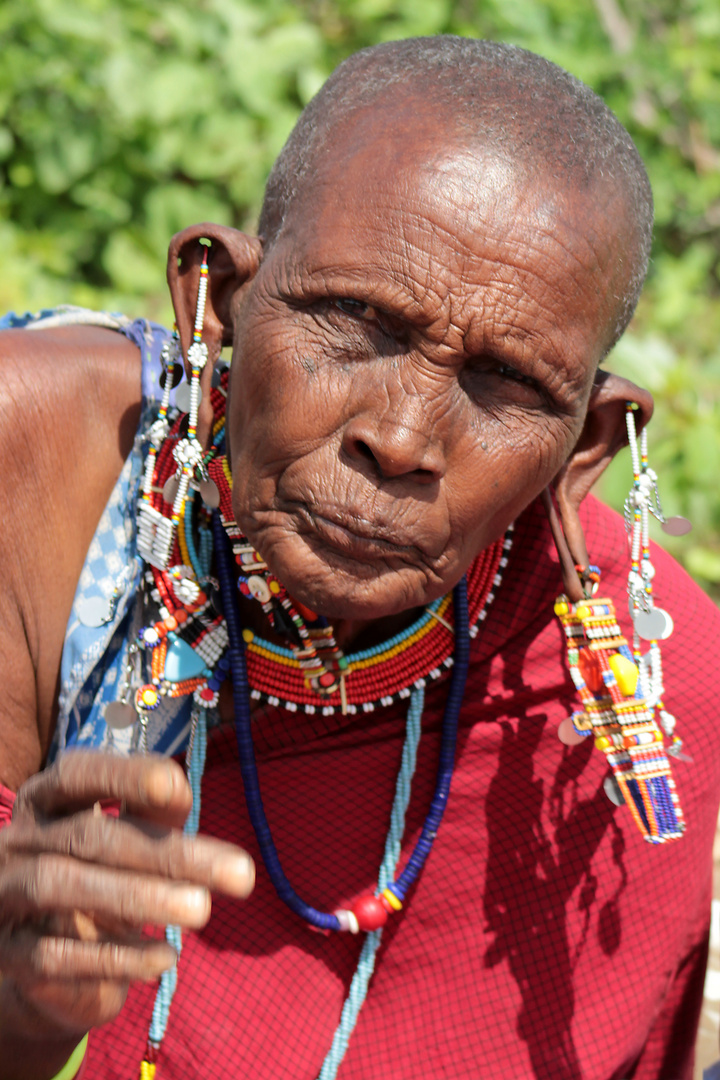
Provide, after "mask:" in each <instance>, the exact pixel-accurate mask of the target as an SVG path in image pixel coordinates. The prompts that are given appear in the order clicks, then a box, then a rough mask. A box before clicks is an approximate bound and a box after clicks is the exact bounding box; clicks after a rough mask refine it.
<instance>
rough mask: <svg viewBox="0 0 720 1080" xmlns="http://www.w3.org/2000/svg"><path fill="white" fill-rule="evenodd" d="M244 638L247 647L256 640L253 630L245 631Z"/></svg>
mask: <svg viewBox="0 0 720 1080" xmlns="http://www.w3.org/2000/svg"><path fill="white" fill-rule="evenodd" d="M242 636H243V641H244V642H245V644H246V645H249V644H250V642H251V641H253V640H254V638H255V635H254V634H253V632H252V630H243V632H242Z"/></svg>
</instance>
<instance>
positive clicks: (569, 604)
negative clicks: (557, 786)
mask: <svg viewBox="0 0 720 1080" xmlns="http://www.w3.org/2000/svg"><path fill="white" fill-rule="evenodd" d="M628 416H629V420H628V435H629V437H630V446H631V453H632V454H633V472H634V476H635V482H634V486H633V491H632V492H631V494H630V497H629V500H628V502H630V500H632V507H633V516H632V521H633V523H634V522H635V521H636V519H638V520H639V522H640V525H639V531H638V530H636V529H633V533H632V544H633V549H632V550H633V564H632V567H631V570H630V574H629V578H628V591H629V595H630V606H631V615H632V614H633V613H637V614H638V616H639V615H641V614H643V615H651V616H652V614H653V613H655V614H656V615H657V616H658V626H659V625H660V619H661V618H662V625H663V628H664V630H665V633H666V636H669V634H670V633H671V632H672V622H671V620H670V617H669V616H668V615H667V614H666V613H665V612H662V614H660V613H661V609H659V608H655V607H654V605H653V599H652V586H651V581H652V576H653V572H652V571H651V565H652V564H651V563H650V558H649V539H648V537H647V531H646V530H647V516H646V515H647V512H649V511H648V510H647V505H648V503H649V499H650V498H651V497H652V499H653V500H654V502H655V504H656V506H659V502H658V499H657V487H656V478H655V475H654V473H653V474H651V475H650V476H648V469H647V449H646V443H643V447H644V451H643V453H642V455H638V453H637V442H636V440H635V441H634V436H635V425H634V417H633V416H632V411H631V408H630V407H628ZM633 448H634V449H633ZM641 457H642V461H641ZM643 475H645V476H648V479H647V480H646V481H643V480H642V477H643ZM543 501H544V504H545V509H546V511H547V514H548V519H549V521H550V526H551V529H552V533H553V538H554V540H555V544H556V547H557V549H558V553H559V556H560V562H561V567H562V571H563V579H564V582H565V588H566V593H564V594H561V595H560V596H559V597H558V598H557V600H556V602H555V614H556V615H557V616H558V618H559V620H560V623H561V625H562V628H563V631H564V634H565V638H566V642H567V658H568V666H569V668H570V674H571V677H572V680H573V682H574V684H575V687H576V689H577V692H578V695H579V697H580V700H581V702H582V706H583V710H582V711H581V712H580V711H578V712H574V713H573V715H572V716H571V717H568V719H566V720H564V721H563V722H562V723H561V724H560V727H559V729H558V735H559V737H560V739H561V741H562V742H564V743H565V744H566V745H570V746H572V745H575V744H577V743H579V742H582V740H583V739H585V738H589V737H593V738H594V740H595V746H596V748H597V749H598V750H600V751H602V752H603V753H604V754H605V757H606V759H607V762H608V765H609V766H610V770H611V771H610V774H609V775H608V777H607V778H606V780H605V784H604V786H605V791H606V793H607V795H608V797H609V798H610V799H611V800H612V801H613V802H615V803H616V804H617V805H622V804H623V803H624V804H626V805H627V807H628V809H629V811H630V813H631V815H632V817H633V820H634V821H635V824H636V825H637V827H638V829H639V830H640V832H641V834H642V835H643V837H644V838H645V839H646V840H648V841H649V842H650V843H654V844H660V843H664V842H665V841H668V840H676V839H679V837H681V836H682V834H683V832H684V830H685V819H684V816H683V812H682V808H681V806H680V802H679V799H678V796H677V791H676V788H675V782H674V780H673V777H672V771H671V767H670V762H669V760H668V753H673V752H674V751H673V747H672V746H671V747H670V748H669V749H667V750H666V747H665V741H664V733H665V734H667V735H671V734H672V732H673V729H674V718H673V717H670V714H669V713H667V712H666V711H665V710H664V708H663V707H662V667H661V663H660V649H659V646H658V643H657V640H652V641H651V648H650V652H649V653H648V655H647V656H645V657H643V656H642V655H641V653H640V643H639V640H640V636H642V635H641V634H640V633H639V630H638V627H637V623H636V624H635V632H634V653H633V652H631V651H630V648H629V647H628V643H627V641H626V639H625V637H624V636H623V634H622V631H621V629H620V626H619V625H618V622H617V618H616V614H615V607H614V604H613V602H612V600H610V599H608V598H606V597H603V598H598V596H597V593H598V589H599V585H600V570H599V568H598V567H597V566H592V565H589V563H588V560H587V557H586V552H585V551H582V552H581V553H580V554H581V558H580V561H579V562H578V561H576V560H575V559H574V557H573V554H572V553H571V552H570V549H569V546H568V542H567V539H566V536H565V533H564V531H563V528H562V525H561V522H560V519H559V516H558V514H557V511H556V509H555V506H554V503H553V500H552V496H551V494H550V492H549V490H548V491H546V492H545V493H544V496H543ZM626 506H627V504H626ZM644 508H645V525H644V527H643V511H644ZM643 528H644V529H645V532H644V534H643ZM685 531H687V530H685ZM643 535H644V540H643ZM641 542H642V547H643V555H644V556H645V563H644V568H645V575H644V577H643V574H642V573H641V568H640V565H639V562H638V559H639V553H640V546H641ZM583 546H584V544H583ZM638 581H642V582H643V597H642V599H641V598H640V597H638V596H637V583H638ZM640 622H641V627H643V625H644V624H643V622H642V619H641V620H640ZM656 711H658V712H659V720H660V724H658V722H657V721H656ZM670 721H672V727H670Z"/></svg>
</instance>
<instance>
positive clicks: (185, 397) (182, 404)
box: [175, 382, 202, 413]
mask: <svg viewBox="0 0 720 1080" xmlns="http://www.w3.org/2000/svg"><path fill="white" fill-rule="evenodd" d="M201 401H202V390H201V389H200V387H199V386H198V406H199V405H200V402H201ZM175 404H176V405H177V407H178V409H179V410H180V412H184V413H189V412H190V383H189V382H184V383H181V384H180V386H178V388H177V390H176V391H175Z"/></svg>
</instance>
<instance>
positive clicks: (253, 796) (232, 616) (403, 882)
mask: <svg viewBox="0 0 720 1080" xmlns="http://www.w3.org/2000/svg"><path fill="white" fill-rule="evenodd" d="M213 529H214V532H215V551H216V558H217V567H218V577H219V580H220V589H221V594H222V601H223V608H224V612H225V620H226V624H227V630H228V637H229V639H230V646H229V653H230V661H231V670H232V680H233V702H234V706H235V732H236V736H237V743H238V754H239V757H240V770H241V772H242V777H243V784H244V787H245V797H246V800H247V807H248V814H249V816H250V820H251V822H252V826H253V829H254V831H255V836H256V837H257V841H258V846H259V848H260V852H261V854H262V858H263V862H264V863H265V867H266V869H267V872H268V874H269V876H270V880H271V881H272V883H273V885H274V886H275V890H276V892H277V894H278V896H279V897H280V899H281V900H282V901H283V902H284V903H285V904H287V906H288V907H289V908H290V909H291V910H292V911H294V912H295V913H296V915H299V916H300V918H301V919H304V920H305V921H306V922H308V923H310V925H311V926H315V927H317V928H318V929H319V930H342V929H354V926H353V925H352V923H351V925H350V927H347V926H344V925H342V923H343V921H345V920H341V919H339V918H338V916H337V915H336V914H328V913H327V912H323V911H319V910H318V909H317V908H314V907H312V906H311V905H310V904H307V903H306V902H305V901H304V900H302V899H301V897H299V896H298V894H297V893H296V892H295V890H294V889H293V887H292V885H291V884H290V882H289V881H288V879H287V877H286V876H285V872H284V871H283V868H282V866H281V864H280V860H279V858H278V854H277V849H276V847H275V844H274V842H273V838H272V834H271V832H270V827H269V825H268V821H267V817H266V814H265V809H264V807H263V802H262V796H261V793H260V784H259V780H258V774H257V764H256V761H255V749H254V746H253V740H252V732H251V720H250V687H249V684H248V678H247V665H246V662H245V646H244V642H243V637H242V625H241V620H240V610H239V601H238V593H237V589H236V588H235V587H234V582H233V574H232V564H231V562H230V555H229V552H228V545H227V540H226V537H225V534H224V531H223V528H222V524H221V522H220V519H219V515H217V514H214V515H213ZM453 607H454V612H455V663H454V665H453V673H452V678H451V682H450V690H449V693H448V700H447V703H446V706H445V715H444V717H443V727H442V739H441V744H440V758H439V761H438V771H437V781H436V785H435V792H434V794H433V798H432V802H431V804H430V809H429V811H428V814H427V817H426V819H425V824H424V826H423V829H422V832H421V834H420V837H419V838H418V840H417V843H416V844H415V848H414V850H413V852H412V854H411V856H410V858H409V860H408V863H407V866H406V867H405V869H404V870H403V872H402V874H401V875H400V877H399V878H398V879H397V881H391V882H388V884H387V885H386V886H385V887H384V889H383V893H382V898H383V900H384V901H385V904H384V905H383V906H385V908H386V911H387V910H388V909H389V910H390V911H392V910H395V911H399V910H400V908H401V907H402V905H403V901H404V900H405V896H406V894H407V892H408V890H409V889H410V887H411V886H412V884H413V882H415V881H416V879H417V878H418V876H419V874H420V872H421V870H422V868H423V866H424V865H425V861H426V860H427V857H428V855H429V854H430V851H431V849H432V845H433V841H434V839H435V836H436V834H437V830H438V828H439V827H440V822H441V820H442V816H443V813H444V810H445V806H446V804H447V798H448V793H449V791H450V781H451V779H452V774H453V768H454V763H455V744H456V741H457V727H458V717H459V714H460V708H461V705H462V700H463V694H464V692H465V681H466V678H467V670H468V658H469V652H470V636H469V625H468V609H467V586H466V583H465V579H464V578H463V579H462V580H461V581H460V582H459V583H458V585H456V587H455V589H454V590H453ZM374 910H375V912H376V913H377V917H378V918H382V916H381V914H380V912H379V909H378V907H377V905H375V906H374ZM356 918H357V915H356ZM383 922H384V920H383ZM380 925H382V923H381V924H380ZM360 929H376V927H374V926H366V927H364V926H363V925H362V921H361V922H360Z"/></svg>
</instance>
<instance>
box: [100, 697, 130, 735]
mask: <svg viewBox="0 0 720 1080" xmlns="http://www.w3.org/2000/svg"><path fill="white" fill-rule="evenodd" d="M137 718H138V714H137V713H136V712H135V709H134V708H133V707H132V705H128V704H127V703H123V702H122V701H111V702H110V704H109V705H108V706H107V708H106V709H105V723H106V724H107V726H108V727H111V728H113V729H114V730H115V731H120V730H121V729H122V728H127V727H130V725H131V724H134V723H135V721H136V720H137Z"/></svg>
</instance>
